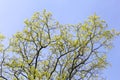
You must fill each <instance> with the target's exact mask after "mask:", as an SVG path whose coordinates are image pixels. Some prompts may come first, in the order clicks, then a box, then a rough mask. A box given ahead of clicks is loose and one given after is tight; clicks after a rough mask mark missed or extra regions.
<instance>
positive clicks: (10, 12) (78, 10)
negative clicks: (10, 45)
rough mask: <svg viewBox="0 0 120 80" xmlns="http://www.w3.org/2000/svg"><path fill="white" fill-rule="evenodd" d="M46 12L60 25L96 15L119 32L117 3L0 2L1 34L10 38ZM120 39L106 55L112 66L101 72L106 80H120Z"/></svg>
mask: <svg viewBox="0 0 120 80" xmlns="http://www.w3.org/2000/svg"><path fill="white" fill-rule="evenodd" d="M43 9H47V11H51V12H52V14H53V17H54V18H55V19H56V20H58V21H60V22H61V23H64V24H65V23H73V24H74V23H78V22H81V21H84V20H85V19H87V17H88V16H90V15H92V14H94V13H97V15H99V16H100V17H101V18H102V19H104V20H105V21H107V23H108V25H109V27H110V28H115V29H117V30H118V31H120V0H0V32H1V33H3V34H5V35H6V36H7V37H10V36H11V35H12V34H14V33H15V32H17V31H20V30H22V29H23V27H24V23H23V21H24V20H25V19H26V18H30V17H31V16H32V14H33V13H34V12H36V11H42V10H43ZM119 50H120V38H117V39H116V40H114V48H113V49H112V50H111V51H110V52H109V55H108V61H109V62H110V63H111V64H112V66H111V67H108V68H107V69H106V70H105V71H104V74H103V75H104V77H106V78H107V80H120V61H119V60H120V53H119Z"/></svg>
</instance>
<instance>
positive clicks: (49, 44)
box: [0, 10, 119, 80]
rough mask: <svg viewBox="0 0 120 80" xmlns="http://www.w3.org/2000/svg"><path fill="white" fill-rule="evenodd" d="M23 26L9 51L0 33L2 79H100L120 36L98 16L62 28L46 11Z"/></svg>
mask: <svg viewBox="0 0 120 80" xmlns="http://www.w3.org/2000/svg"><path fill="white" fill-rule="evenodd" d="M24 23H25V27H24V29H23V31H20V32H17V33H16V34H14V35H13V37H12V38H11V39H10V41H9V47H8V48H6V49H4V47H3V44H2V43H1V41H2V40H3V39H4V36H2V35H1V34H0V57H1V58H0V77H1V78H0V80H4V79H5V80H97V79H99V72H101V70H103V69H105V68H106V66H107V65H108V62H107V60H106V57H107V55H106V53H107V52H108V50H109V49H111V48H112V40H113V39H114V37H115V36H117V35H118V34H119V33H117V32H116V31H115V30H114V29H112V30H109V29H108V28H107V27H108V26H107V24H106V22H105V21H104V20H101V19H100V17H98V16H97V15H95V14H94V15H92V16H90V17H89V18H88V20H86V21H84V23H78V24H73V25H70V24H66V25H63V24H60V23H59V22H57V21H55V20H54V19H53V18H52V14H51V13H50V12H47V11H46V10H44V11H43V12H41V13H39V12H36V13H35V14H34V15H33V16H32V17H31V19H26V20H25V21H24ZM5 55H7V56H5ZM99 80H100V79H99Z"/></svg>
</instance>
